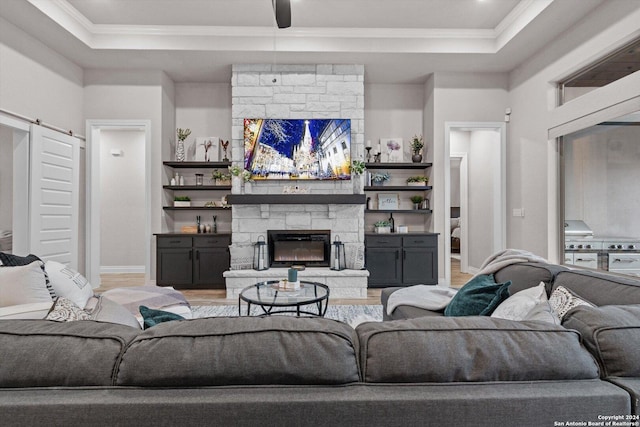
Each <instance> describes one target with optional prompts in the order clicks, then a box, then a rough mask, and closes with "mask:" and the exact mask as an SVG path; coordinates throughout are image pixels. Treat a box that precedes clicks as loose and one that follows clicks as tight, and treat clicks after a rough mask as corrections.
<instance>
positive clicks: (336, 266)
mask: <svg viewBox="0 0 640 427" xmlns="http://www.w3.org/2000/svg"><path fill="white" fill-rule="evenodd" d="M339 239H340V236H338V235H336V239H335V240H334V241H333V244H332V246H333V256H332V257H331V269H332V270H344V269H345V268H347V260H346V257H345V254H344V243H342V242H341V241H340V240H339Z"/></svg>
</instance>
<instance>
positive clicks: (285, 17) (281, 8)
mask: <svg viewBox="0 0 640 427" xmlns="http://www.w3.org/2000/svg"><path fill="white" fill-rule="evenodd" d="M273 12H274V13H275V15H276V22H277V23H278V28H289V27H290V26H291V3H290V1H289V0H273Z"/></svg>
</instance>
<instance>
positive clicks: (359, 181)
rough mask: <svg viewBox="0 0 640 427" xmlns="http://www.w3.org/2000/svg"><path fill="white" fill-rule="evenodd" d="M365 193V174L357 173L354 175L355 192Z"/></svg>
mask: <svg viewBox="0 0 640 427" xmlns="http://www.w3.org/2000/svg"><path fill="white" fill-rule="evenodd" d="M363 193H364V175H355V176H354V177H353V194H363Z"/></svg>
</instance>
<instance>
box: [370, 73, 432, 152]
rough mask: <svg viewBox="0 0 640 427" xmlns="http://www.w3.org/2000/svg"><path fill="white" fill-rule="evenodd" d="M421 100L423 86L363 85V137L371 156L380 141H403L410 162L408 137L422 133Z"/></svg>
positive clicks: (423, 95)
mask: <svg viewBox="0 0 640 427" xmlns="http://www.w3.org/2000/svg"><path fill="white" fill-rule="evenodd" d="M424 97H425V94H424V85H417V84H365V85H364V137H365V140H370V141H371V145H372V146H373V150H372V152H375V151H377V147H378V142H379V141H380V138H402V139H403V140H404V157H405V158H406V159H409V156H411V154H412V153H411V146H410V145H409V143H410V141H411V137H413V136H414V135H419V134H422V133H423V120H422V119H423V108H424V103H425V99H424ZM425 152H426V150H425ZM407 161H409V160H407Z"/></svg>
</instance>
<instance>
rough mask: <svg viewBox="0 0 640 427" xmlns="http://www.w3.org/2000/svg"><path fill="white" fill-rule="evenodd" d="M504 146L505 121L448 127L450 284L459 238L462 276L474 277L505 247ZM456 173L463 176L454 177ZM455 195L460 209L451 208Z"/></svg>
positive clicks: (446, 241)
mask: <svg viewBox="0 0 640 427" xmlns="http://www.w3.org/2000/svg"><path fill="white" fill-rule="evenodd" d="M505 147H506V125H505V124H504V123H502V122H455V123H454V122H447V123H445V147H444V157H445V158H444V159H443V163H444V165H445V180H444V181H445V182H444V196H445V207H444V220H445V224H444V227H443V231H444V232H443V238H444V246H445V253H444V256H445V281H446V283H447V284H448V285H450V284H451V277H452V271H451V265H452V263H451V256H452V247H455V246H456V243H458V242H455V241H454V240H453V239H452V237H454V236H453V235H454V234H455V237H454V238H457V239H459V248H460V252H459V254H460V255H459V256H460V262H459V264H458V263H457V262H456V263H455V265H459V266H460V270H461V272H463V273H470V274H475V273H476V272H477V271H479V269H480V266H481V265H482V262H483V261H484V260H485V259H486V258H487V257H489V256H490V255H491V254H493V253H495V252H498V251H500V250H502V249H504V248H505V246H506V237H505V236H506V223H505V212H506V183H505ZM452 162H453V163H454V167H453V168H452ZM458 162H459V164H460V167H459V168H458V169H456V167H455V165H456V164H457V163H458ZM452 170H453V171H456V170H458V171H459V172H456V176H453V177H452ZM456 182H459V188H458V189H457V190H458V192H457V193H456V192H455V191H454V192H453V198H452V183H454V184H455V183H456ZM456 196H459V203H458V204H459V206H455V203H454V204H452V199H453V200H454V201H455V202H457V201H458V200H457V199H456ZM452 208H453V209H452ZM456 208H457V209H456ZM456 215H458V217H457V219H456ZM457 236H459V237H457ZM454 253H455V252H454Z"/></svg>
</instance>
